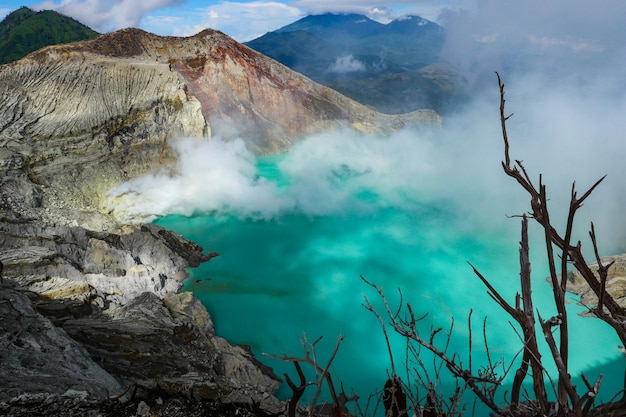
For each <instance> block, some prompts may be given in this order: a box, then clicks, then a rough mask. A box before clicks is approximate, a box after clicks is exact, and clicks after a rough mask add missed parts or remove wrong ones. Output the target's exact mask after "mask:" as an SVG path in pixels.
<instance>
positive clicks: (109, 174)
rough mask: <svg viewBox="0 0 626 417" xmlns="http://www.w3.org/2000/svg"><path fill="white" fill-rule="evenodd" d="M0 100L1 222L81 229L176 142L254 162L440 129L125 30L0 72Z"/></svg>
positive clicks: (247, 54) (215, 54)
mask: <svg viewBox="0 0 626 417" xmlns="http://www.w3.org/2000/svg"><path fill="white" fill-rule="evenodd" d="M0 101H1V102H2V103H3V105H2V106H1V107H0V157H1V158H0V161H1V162H0V173H1V174H2V180H1V183H0V198H2V205H3V207H4V208H6V209H7V210H6V212H7V213H9V214H10V217H16V216H17V217H20V216H28V217H32V218H39V219H42V220H44V221H46V222H47V223H51V224H56V223H65V224H67V223H71V222H76V221H78V223H79V224H85V225H87V226H88V227H90V228H103V227H106V224H102V222H103V220H105V219H103V218H98V217H94V216H93V213H94V212H96V211H97V210H98V207H100V198H101V197H102V195H103V194H104V193H105V192H106V191H107V190H108V189H110V188H111V187H112V186H114V185H116V184H118V183H121V182H123V181H126V180H128V179H131V178H135V177H137V176H140V175H142V174H144V173H146V172H148V171H150V170H154V169H158V168H159V167H163V166H167V165H168V164H170V163H171V162H172V161H173V159H174V158H175V157H176V156H175V155H174V154H173V152H172V149H171V147H170V142H171V140H173V139H174V138H175V137H177V136H180V135H183V136H192V137H209V136H210V135H211V130H213V131H214V132H213V133H214V134H218V135H220V136H223V137H229V136H241V137H242V138H244V140H245V141H246V142H247V145H248V146H249V148H250V149H251V150H253V151H255V152H257V153H259V154H261V153H272V152H280V151H282V150H285V149H287V148H288V147H289V145H290V144H291V143H292V142H293V141H295V140H297V139H298V138H299V137H301V136H302V135H306V134H309V133H313V132H317V131H320V130H322V129H330V128H334V127H338V126H345V125H347V126H351V127H353V128H354V129H357V130H359V131H364V132H374V133H388V132H391V131H392V130H394V129H397V128H400V127H403V126H405V125H407V124H413V125H421V124H431V123H438V121H439V116H438V115H437V114H436V113H435V112H433V111H430V110H420V111H417V112H413V113H409V114H406V115H396V116H389V115H383V114H380V113H377V112H376V111H374V110H372V109H370V108H367V107H365V106H362V105H360V104H358V103H356V102H355V101H352V100H350V99H348V98H346V97H344V96H342V95H340V94H339V93H337V92H335V91H333V90H330V89H328V88H326V87H323V86H320V85H318V84H316V83H314V82H312V81H311V80H309V79H308V78H306V77H304V76H302V75H300V74H298V73H295V72H293V71H291V70H289V69H288V68H287V67H284V66H283V65H281V64H279V63H277V62H276V61H273V60H271V59H269V58H267V57H265V56H263V55H261V54H259V53H257V52H255V51H253V50H251V49H249V48H247V47H245V46H243V45H241V44H239V43H237V42H235V41H234V40H232V39H231V38H229V37H227V36H226V35H224V34H222V33H220V32H216V31H212V30H205V31H203V32H201V33H199V34H197V35H196V36H192V37H189V38H177V37H159V36H156V35H153V34H149V33H146V32H143V31H141V30H138V29H127V30H122V31H118V32H114V33H110V34H106V35H102V36H100V37H98V38H96V39H95V40H92V41H84V42H78V43H74V44H68V45H57V46H51V47H47V48H44V49H42V50H40V51H38V52H36V53H33V54H31V55H29V56H28V57H26V58H24V59H22V60H20V61H18V62H15V63H11V64H8V65H4V66H0ZM211 128H212V129H211ZM85 214H88V215H86V216H85Z"/></svg>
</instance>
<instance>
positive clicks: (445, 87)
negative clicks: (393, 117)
mask: <svg viewBox="0 0 626 417" xmlns="http://www.w3.org/2000/svg"><path fill="white" fill-rule="evenodd" d="M444 40H445V31H444V29H443V28H442V27H441V26H439V25H438V24H436V23H434V22H431V21H429V20H426V19H423V18H421V17H419V16H407V17H404V18H401V19H397V20H394V21H392V22H390V23H388V24H382V23H379V22H376V21H374V20H372V19H370V18H368V17H367V16H363V15H359V14H330V13H328V14H321V15H312V16H306V17H304V18H302V19H300V20H298V21H297V22H295V23H292V24H290V25H287V26H285V27H283V28H281V29H278V30H276V31H274V32H269V33H267V34H265V35H263V36H261V37H259V38H257V39H254V40H252V41H250V42H246V43H245V44H246V45H247V46H249V47H251V48H252V49H255V50H257V51H259V52H261V53H263V54H264V55H267V56H269V57H271V58H274V59H276V60H277V61H279V62H281V63H282V64H284V65H286V66H288V67H290V68H291V69H294V70H296V71H298V72H300V73H302V74H304V75H306V76H307V77H309V78H311V79H313V80H314V81H316V82H319V83H321V84H324V85H327V86H329V87H331V88H333V89H335V90H337V91H339V92H341V93H342V94H345V95H347V96H348V97H351V98H353V99H355V100H357V101H359V102H361V103H363V104H366V105H370V106H372V107H375V108H376V109H377V110H379V111H382V112H385V113H404V112H409V111H412V110H415V109H418V108H432V109H435V110H437V111H439V112H442V113H445V111H446V110H447V109H450V107H451V106H453V105H454V104H455V103H457V102H458V101H459V100H461V99H462V88H461V87H462V83H461V80H460V77H459V76H458V75H457V74H455V72H454V71H452V69H451V68H450V67H448V66H447V65H445V64H444V63H442V62H441V61H440V57H439V55H440V51H441V48H442V46H443V43H444Z"/></svg>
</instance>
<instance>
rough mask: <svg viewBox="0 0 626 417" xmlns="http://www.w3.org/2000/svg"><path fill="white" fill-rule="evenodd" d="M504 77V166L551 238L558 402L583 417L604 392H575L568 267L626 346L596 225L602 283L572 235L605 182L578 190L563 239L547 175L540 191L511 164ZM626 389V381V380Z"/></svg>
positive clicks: (624, 313) (625, 324)
mask: <svg viewBox="0 0 626 417" xmlns="http://www.w3.org/2000/svg"><path fill="white" fill-rule="evenodd" d="M496 75H497V77H498V87H499V89H500V123H501V128H502V138H503V141H504V161H503V162H502V168H503V169H504V172H505V173H506V174H507V175H508V176H510V177H512V178H514V179H515V180H516V181H517V182H518V183H519V184H520V185H521V186H522V188H524V190H526V192H527V193H528V194H529V195H530V206H531V211H530V213H529V215H530V217H531V218H532V219H534V220H535V221H536V222H537V223H538V224H539V225H540V226H541V228H542V229H543V231H544V235H545V246H546V251H547V255H548V263H549V270H550V281H551V284H552V290H553V296H554V303H555V306H556V308H557V312H558V314H557V316H555V317H553V318H551V319H549V320H547V321H544V320H541V318H540V317H539V319H540V323H541V327H542V329H543V333H544V336H545V338H546V341H547V342H548V345H549V347H550V351H551V354H552V356H553V359H554V361H555V363H556V366H557V369H558V374H559V383H558V396H557V400H558V403H559V406H560V407H563V408H567V407H568V399H569V401H570V404H569V406H570V407H572V410H573V415H581V413H582V412H583V409H582V408H581V407H582V403H583V402H584V401H586V399H589V398H593V397H594V395H595V394H594V392H595V391H597V389H598V385H599V383H598V384H594V385H591V384H589V383H588V381H586V379H584V378H583V380H584V381H585V385H586V388H587V389H588V392H587V393H586V394H585V395H584V396H583V397H582V398H581V397H579V396H578V395H577V394H576V392H575V390H574V388H573V387H572V386H571V378H570V375H569V372H568V358H569V331H568V320H567V310H566V308H565V293H566V291H567V273H568V272H567V271H568V264H570V263H571V264H572V265H573V266H574V268H576V269H577V270H578V271H579V272H580V274H581V276H582V277H583V279H584V280H585V282H586V283H587V284H588V285H589V287H590V288H591V289H592V290H593V292H594V293H595V294H596V296H597V297H598V300H599V302H598V304H597V306H596V307H595V308H594V309H593V310H592V311H593V313H594V314H595V315H596V316H597V317H599V318H600V319H602V320H603V321H605V322H606V323H607V324H608V325H609V326H611V327H612V328H613V329H614V330H615V332H616V334H617V336H618V338H619V339H620V341H621V343H622V345H623V346H626V321H625V320H624V319H625V318H626V310H625V309H624V308H623V307H622V306H620V305H619V304H618V303H617V302H616V301H615V299H614V298H613V297H612V296H611V295H610V294H609V293H608V292H607V291H606V279H607V274H608V269H609V268H610V266H611V265H612V263H611V264H608V265H603V264H602V261H601V259H600V256H599V251H598V245H597V241H596V235H595V230H594V226H593V223H591V229H590V232H589V236H590V238H591V244H592V246H593V251H594V254H595V257H596V261H597V263H598V274H599V277H600V278H599V279H598V278H597V277H596V275H595V274H594V273H593V271H592V270H591V268H590V267H589V266H588V262H587V261H586V260H585V258H584V256H583V253H582V244H581V242H580V241H578V242H576V243H575V244H574V243H572V230H573V226H574V219H575V216H576V213H577V211H578V210H579V209H580V208H581V207H582V205H583V202H584V201H585V200H586V199H587V198H588V197H589V196H590V195H591V193H592V192H593V191H594V190H595V189H596V187H597V186H598V185H599V184H600V183H601V182H602V181H603V180H604V178H605V177H606V176H604V177H602V178H600V179H599V180H598V181H596V182H595V183H594V184H593V185H592V186H591V187H590V188H589V189H588V190H587V191H586V192H585V193H583V194H582V196H580V197H578V194H577V192H576V188H575V183H574V184H572V189H571V197H570V203H569V211H568V215H567V223H566V226H565V232H564V233H563V234H561V233H559V232H558V231H557V230H556V229H555V228H554V227H553V226H552V223H551V221H550V213H549V211H548V198H547V192H546V186H545V185H544V184H543V181H542V177H541V175H540V176H539V186H538V187H536V186H535V185H534V184H533V182H532V181H531V179H530V177H529V175H528V173H527V172H526V170H525V168H524V166H523V164H522V162H521V161H519V160H516V161H515V164H513V165H512V164H511V158H510V156H509V140H508V134H507V128H506V123H507V121H508V120H509V118H510V117H511V116H512V114H510V115H506V113H505V103H506V100H505V98H504V95H505V94H504V93H505V90H504V84H503V83H502V80H501V78H500V75H499V74H498V73H496ZM555 249H556V250H557V251H560V253H559V254H558V255H559V257H560V272H557V268H556V260H555V258H556V254H555ZM552 327H558V329H559V335H560V336H559V341H558V343H557V341H555V340H554V338H553V337H552ZM624 380H625V386H624V388H626V375H625V379H624Z"/></svg>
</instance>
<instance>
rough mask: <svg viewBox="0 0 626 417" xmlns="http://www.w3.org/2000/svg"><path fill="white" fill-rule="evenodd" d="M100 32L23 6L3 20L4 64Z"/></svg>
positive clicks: (0, 55)
mask: <svg viewBox="0 0 626 417" xmlns="http://www.w3.org/2000/svg"><path fill="white" fill-rule="evenodd" d="M98 35H99V33H98V32H95V31H93V30H91V29H90V28H88V27H87V26H85V25H83V24H81V23H80V22H78V21H76V20H74V19H72V18H70V17H67V16H63V15H62V14H59V13H57V12H54V11H52V10H43V11H40V12H35V11H33V10H31V9H29V8H28V7H21V8H19V9H17V10H16V11H14V12H13V13H11V14H9V15H8V16H7V17H6V18H5V19H4V20H3V21H2V22H0V64H6V63H9V62H13V61H17V60H18V59H21V58H23V57H24V56H26V55H28V54H29V53H31V52H34V51H36V50H38V49H40V48H43V47H44V46H48V45H57V44H61V43H69V42H75V41H80V40H85V39H93V38H95V37H96V36H98Z"/></svg>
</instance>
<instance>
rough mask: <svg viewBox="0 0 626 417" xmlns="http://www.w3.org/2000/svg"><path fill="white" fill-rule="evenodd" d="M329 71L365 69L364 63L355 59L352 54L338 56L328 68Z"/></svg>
mask: <svg viewBox="0 0 626 417" xmlns="http://www.w3.org/2000/svg"><path fill="white" fill-rule="evenodd" d="M328 71H329V72H338V73H348V72H356V71H365V64H364V63H363V62H361V61H359V60H358V59H355V58H354V56H352V54H350V55H344V56H340V57H339V58H337V59H336V60H335V62H333V63H332V65H331V66H330V67H329V68H328Z"/></svg>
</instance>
